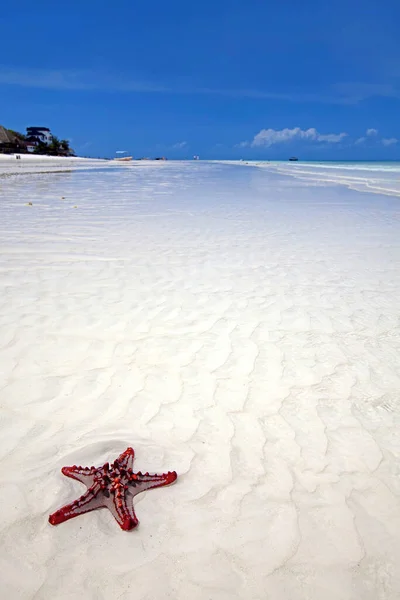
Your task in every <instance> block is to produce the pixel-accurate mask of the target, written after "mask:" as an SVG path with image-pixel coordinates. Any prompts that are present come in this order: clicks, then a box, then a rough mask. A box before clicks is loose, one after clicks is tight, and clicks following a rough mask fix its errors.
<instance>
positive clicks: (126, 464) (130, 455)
mask: <svg viewBox="0 0 400 600" xmlns="http://www.w3.org/2000/svg"><path fill="white" fill-rule="evenodd" d="M134 458H135V451H134V449H133V448H127V449H126V450H125V452H123V453H122V454H120V455H119V456H118V458H117V459H116V461H115V462H116V463H117V464H118V465H119V467H120V469H125V470H128V469H132V467H133V459H134Z"/></svg>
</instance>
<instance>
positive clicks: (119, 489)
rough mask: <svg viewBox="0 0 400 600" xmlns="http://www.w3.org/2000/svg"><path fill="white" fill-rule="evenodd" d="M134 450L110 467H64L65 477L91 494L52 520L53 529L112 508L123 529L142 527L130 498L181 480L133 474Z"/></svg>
mask: <svg viewBox="0 0 400 600" xmlns="http://www.w3.org/2000/svg"><path fill="white" fill-rule="evenodd" d="M134 456H135V452H134V451H133V448H127V449H126V450H125V452H123V453H122V454H121V455H120V456H118V458H117V459H116V460H115V461H114V462H113V464H112V465H111V466H110V465H109V463H106V464H105V465H103V466H102V467H98V468H96V467H77V466H76V465H74V466H73V467H63V468H62V469H61V471H62V473H64V475H66V476H67V477H72V479H77V480H78V481H80V482H82V483H84V484H85V485H86V486H87V488H88V489H87V491H86V492H85V493H84V494H83V496H81V497H80V498H78V500H75V502H71V504H67V505H66V506H63V507H62V508H60V509H59V510H57V511H56V512H55V513H53V514H52V515H50V516H49V522H50V523H51V524H52V525H58V524H59V523H63V522H64V521H68V519H72V518H73V517H77V516H78V515H81V514H83V513H86V512H90V511H91V510H95V509H96V508H103V507H104V508H108V509H109V510H110V511H111V512H112V514H113V515H114V517H115V519H116V520H117V522H118V524H119V526H120V527H121V529H124V530H125V531H129V530H130V529H133V528H134V527H136V525H137V524H138V523H139V521H138V519H137V517H136V515H135V511H134V508H133V503H132V502H130V503H129V504H128V502H127V496H128V495H130V496H131V497H132V498H133V497H134V496H136V494H139V493H140V492H144V491H145V490H149V489H151V488H156V487H162V486H164V485H169V484H170V483H173V482H174V481H175V480H176V478H177V477H178V476H177V474H176V472H175V471H172V472H168V473H164V474H163V475H149V474H148V473H145V474H144V475H143V474H142V473H141V472H140V471H139V473H133V471H132V466H133V458H134Z"/></svg>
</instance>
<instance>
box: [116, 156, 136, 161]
mask: <svg viewBox="0 0 400 600" xmlns="http://www.w3.org/2000/svg"><path fill="white" fill-rule="evenodd" d="M132 159H133V156H122V157H121V158H114V160H117V161H118V162H127V161H129V160H132Z"/></svg>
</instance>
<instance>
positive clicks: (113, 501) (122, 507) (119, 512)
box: [106, 490, 139, 531]
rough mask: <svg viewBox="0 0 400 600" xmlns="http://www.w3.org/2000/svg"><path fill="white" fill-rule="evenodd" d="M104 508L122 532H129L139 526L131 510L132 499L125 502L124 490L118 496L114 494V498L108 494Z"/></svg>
mask: <svg viewBox="0 0 400 600" xmlns="http://www.w3.org/2000/svg"><path fill="white" fill-rule="evenodd" d="M106 506H107V508H108V509H109V510H110V512H111V513H112V515H113V517H114V518H115V520H116V521H117V523H118V525H119V526H120V527H121V529H123V530H124V531H130V530H131V529H134V528H135V527H136V526H137V525H138V524H139V521H138V518H137V517H136V514H135V510H134V508H133V503H132V497H131V498H130V502H127V494H126V491H125V490H123V492H122V493H121V494H120V495H119V494H115V496H114V495H113V494H110V496H109V498H107V499H106Z"/></svg>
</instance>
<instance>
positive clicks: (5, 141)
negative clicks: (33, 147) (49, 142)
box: [0, 125, 26, 154]
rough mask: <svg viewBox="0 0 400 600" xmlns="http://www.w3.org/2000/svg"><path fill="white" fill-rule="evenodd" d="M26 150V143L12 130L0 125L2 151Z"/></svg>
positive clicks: (9, 152)
mask: <svg viewBox="0 0 400 600" xmlns="http://www.w3.org/2000/svg"><path fill="white" fill-rule="evenodd" d="M12 152H26V144H25V142H24V141H23V140H21V139H20V138H18V137H17V136H16V135H15V134H14V133H13V132H12V131H10V130H9V129H6V128H5V127H3V126H2V125H0V153H3V154H11V153H12Z"/></svg>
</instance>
